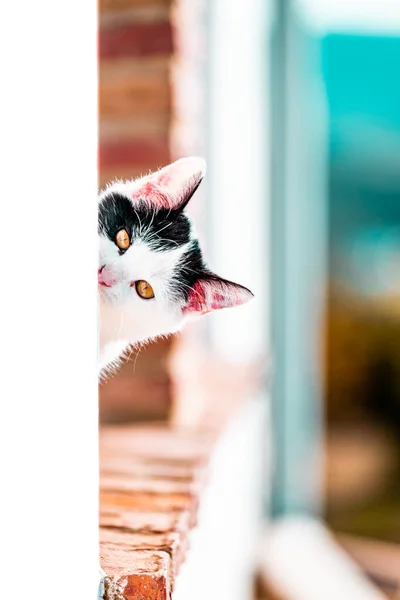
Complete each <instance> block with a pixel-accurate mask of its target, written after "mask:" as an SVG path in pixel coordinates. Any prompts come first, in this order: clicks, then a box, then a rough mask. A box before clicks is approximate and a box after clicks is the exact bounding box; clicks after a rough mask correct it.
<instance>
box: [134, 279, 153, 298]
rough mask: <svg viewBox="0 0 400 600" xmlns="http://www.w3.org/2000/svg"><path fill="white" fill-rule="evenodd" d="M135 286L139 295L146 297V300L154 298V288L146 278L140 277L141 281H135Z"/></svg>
mask: <svg viewBox="0 0 400 600" xmlns="http://www.w3.org/2000/svg"><path fill="white" fill-rule="evenodd" d="M135 288H136V292H137V294H138V296H140V297H141V298H144V299H145V300H150V299H151V298H154V290H153V288H152V287H151V285H150V284H149V283H148V282H147V281H144V279H139V281H135Z"/></svg>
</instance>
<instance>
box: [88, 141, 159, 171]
mask: <svg viewBox="0 0 400 600" xmlns="http://www.w3.org/2000/svg"><path fill="white" fill-rule="evenodd" d="M169 160H170V152H169V145H168V139H163V138H157V139H150V138H144V139H132V140H120V141H104V140H103V141H100V144H99V168H100V169H101V170H103V169H108V170H110V169H112V168H113V167H116V168H118V167H124V168H128V167H129V166H130V165H132V166H133V165H135V164H141V165H142V164H148V165H157V167H156V168H159V167H162V166H163V165H166V164H168V162H169Z"/></svg>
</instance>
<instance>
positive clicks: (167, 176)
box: [137, 156, 206, 210]
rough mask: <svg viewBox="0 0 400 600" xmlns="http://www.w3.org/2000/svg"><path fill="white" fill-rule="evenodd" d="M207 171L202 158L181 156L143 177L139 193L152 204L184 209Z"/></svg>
mask: <svg viewBox="0 0 400 600" xmlns="http://www.w3.org/2000/svg"><path fill="white" fill-rule="evenodd" d="M205 172H206V163H205V161H204V160H203V159H202V158H199V157H196V156H191V157H189V158H181V159H180V160H177V161H175V162H174V163H172V164H170V165H167V166H166V167H164V168H163V169H160V170H159V171H156V172H155V173H151V175H148V176H147V177H143V179H142V180H141V181H142V184H143V185H142V186H141V187H139V189H138V190H137V193H138V194H141V195H142V196H145V198H146V199H147V200H148V201H149V202H150V203H152V204H155V205H157V206H162V207H164V208H169V209H171V210H183V209H184V208H185V206H186V205H187V204H188V202H189V200H190V199H191V197H192V196H193V194H194V193H195V191H196V190H197V188H198V187H199V185H200V183H201V181H202V179H203V177H204V175H205Z"/></svg>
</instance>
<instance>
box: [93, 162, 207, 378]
mask: <svg viewBox="0 0 400 600" xmlns="http://www.w3.org/2000/svg"><path fill="white" fill-rule="evenodd" d="M205 170H206V165H205V162H204V160H203V159H202V158H198V157H191V158H185V159H181V160H178V161H176V162H175V163H173V164H172V165H168V166H167V167H164V168H163V169H161V170H160V171H158V172H157V173H153V174H150V175H147V176H146V177H142V178H139V179H136V180H132V181H115V182H113V183H111V184H109V185H108V186H107V187H106V188H105V189H104V190H103V191H101V192H100V194H99V202H100V201H101V200H102V199H103V198H104V197H105V196H107V195H108V194H110V193H112V192H115V193H118V194H122V195H125V196H126V197H127V198H129V199H130V200H131V201H132V203H133V205H134V204H135V199H134V198H135V194H137V193H139V192H140V188H141V186H142V185H143V184H144V183H146V182H147V181H152V180H153V181H155V182H157V183H158V181H159V180H161V181H162V183H161V185H162V187H163V190H164V191H165V194H166V197H170V198H171V199H172V200H174V199H177V198H178V199H179V197H180V195H182V194H183V193H184V191H185V190H186V189H187V188H188V187H190V186H194V185H196V184H197V183H198V181H200V180H201V179H202V177H203V176H204V173H205ZM165 175H167V176H168V181H167V182H166V183H164V181H163V180H162V178H163V177H164V176H165ZM143 233H144V232H143ZM191 237H193V232H192V234H191ZM186 250H187V246H186V245H185V246H181V247H178V248H176V249H173V250H170V251H168V252H156V251H154V250H153V249H152V247H151V240H150V241H147V242H145V241H144V240H143V239H140V232H139V239H135V243H134V244H133V245H132V246H131V247H130V248H129V249H128V250H127V251H126V252H125V254H123V255H122V256H120V255H119V253H118V248H117V247H116V245H115V244H114V243H113V242H112V241H111V240H110V239H109V238H108V237H106V236H105V235H100V236H99V268H100V267H103V266H104V265H105V268H106V269H107V271H108V272H109V273H112V274H113V276H114V277H115V279H116V280H117V283H116V284H115V285H113V286H112V287H109V288H108V287H103V286H99V321H100V333H99V369H100V373H101V374H102V375H104V372H105V370H110V369H112V368H113V367H115V366H117V365H118V362H119V358H120V357H121V355H122V354H123V352H124V350H126V348H127V347H128V346H129V345H132V344H137V343H138V342H142V341H145V340H148V339H151V338H155V337H158V336H161V335H167V334H170V333H174V332H176V331H179V330H180V329H181V327H182V325H183V323H184V321H185V319H186V318H187V316H186V317H185V316H184V314H183V312H182V306H180V305H179V303H177V302H176V300H174V299H173V298H170V297H169V295H168V281H169V280H170V278H171V276H172V273H173V270H174V267H175V266H176V264H177V263H178V262H179V261H180V259H181V256H182V254H184V252H185V251H186ZM139 279H144V280H145V281H147V282H148V283H150V285H151V286H152V288H153V290H154V296H155V297H154V298H152V299H150V300H144V299H143V298H140V297H139V296H138V294H137V292H136V289H135V287H130V283H131V282H134V281H137V280H139Z"/></svg>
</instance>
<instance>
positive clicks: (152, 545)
mask: <svg viewBox="0 0 400 600" xmlns="http://www.w3.org/2000/svg"><path fill="white" fill-rule="evenodd" d="M100 543H101V544H106V545H107V547H108V548H110V549H111V548H114V549H116V550H119V549H128V548H130V549H133V550H153V551H156V552H157V551H160V550H162V551H163V552H168V554H169V555H170V557H171V561H172V570H173V575H174V577H175V576H176V575H177V573H178V569H179V567H180V565H181V564H182V562H183V560H184V556H185V553H186V551H187V536H184V537H183V536H182V535H181V534H179V533H178V532H176V531H168V532H165V533H152V532H141V531H139V532H138V531H131V530H130V529H129V528H125V529H123V530H122V529H119V528H115V527H101V528H100Z"/></svg>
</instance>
